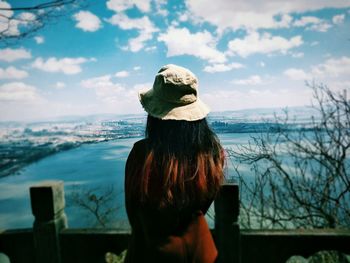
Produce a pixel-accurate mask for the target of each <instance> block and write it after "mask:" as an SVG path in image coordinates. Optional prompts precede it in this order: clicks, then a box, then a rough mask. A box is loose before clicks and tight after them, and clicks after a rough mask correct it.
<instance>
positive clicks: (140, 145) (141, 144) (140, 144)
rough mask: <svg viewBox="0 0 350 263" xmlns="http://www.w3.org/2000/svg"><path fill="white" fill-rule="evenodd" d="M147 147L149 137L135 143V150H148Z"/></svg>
mask: <svg viewBox="0 0 350 263" xmlns="http://www.w3.org/2000/svg"><path fill="white" fill-rule="evenodd" d="M146 148H147V139H141V140H139V141H137V142H135V143H134V146H133V149H134V150H146Z"/></svg>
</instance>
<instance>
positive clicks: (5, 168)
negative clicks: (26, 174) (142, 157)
mask: <svg viewBox="0 0 350 263" xmlns="http://www.w3.org/2000/svg"><path fill="white" fill-rule="evenodd" d="M139 136H140V135H131V136H120V137H118V138H105V139H101V138H98V139H93V140H86V141H75V142H67V141H66V142H62V143H60V144H56V145H54V144H53V143H51V142H47V143H43V144H39V145H35V144H32V145H26V147H25V148H24V149H22V148H23V147H21V146H20V147H17V148H20V149H15V150H13V149H12V151H16V150H17V152H18V151H20V154H14V156H12V159H11V157H8V158H4V159H3V160H1V161H2V163H0V179H2V178H5V177H7V176H12V175H16V174H18V172H19V171H20V170H22V169H23V168H25V167H26V166H28V165H31V164H33V163H36V162H38V161H41V160H43V159H45V158H46V157H49V156H52V155H55V154H58V153H61V152H65V151H69V150H72V149H76V148H79V147H80V146H82V145H84V144H95V143H102V142H109V141H116V140H119V139H129V138H136V137H139ZM27 144H28V142H27ZM1 148H3V145H0V150H1ZM11 148H12V147H11ZM14 148H16V147H14ZM0 153H1V152H0ZM2 155H3V154H2ZM2 158H3V157H2ZM6 160H8V161H7V162H6Z"/></svg>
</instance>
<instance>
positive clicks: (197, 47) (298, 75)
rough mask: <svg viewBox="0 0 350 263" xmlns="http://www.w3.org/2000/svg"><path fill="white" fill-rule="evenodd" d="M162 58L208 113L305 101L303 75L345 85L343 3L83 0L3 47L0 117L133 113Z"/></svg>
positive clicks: (346, 10)
mask: <svg viewBox="0 0 350 263" xmlns="http://www.w3.org/2000/svg"><path fill="white" fill-rule="evenodd" d="M25 2H26V4H28V5H29V4H30V3H33V4H35V3H37V2H38V1H25ZM15 3H17V4H18V1H8V2H4V1H1V0H0V6H13V7H15V6H16V5H15ZM1 12H4V11H0V13H1ZM13 15H14V16H15V15H16V14H13ZM22 15H23V14H22ZM26 16H28V17H30V14H26ZM0 22H1V21H0ZM19 26H20V25H16V24H15V25H13V28H12V34H16V32H18V30H20V28H17V27H19ZM0 27H1V24H0ZM169 63H173V64H179V65H182V66H185V67H188V68H190V69H191V70H192V71H193V72H194V73H195V74H196V75H197V76H198V78H199V82H200V91H199V92H200V97H201V98H202V100H203V101H204V102H206V103H207V104H208V105H209V106H210V108H211V109H212V110H213V111H224V110H238V109H248V108H273V107H287V106H301V105H308V104H310V101H311V92H310V89H309V88H308V87H306V85H305V81H313V80H314V81H316V82H317V83H324V84H327V85H328V86H329V87H330V88H332V89H334V90H343V89H348V90H349V87H350V1H349V0H333V1H329V0H304V1H302V0H294V1H282V0H271V1H258V0H235V1H232V0H215V1H211V0H183V1H166V0H109V1H90V2H89V4H88V5H87V6H85V7H84V8H82V9H79V10H76V11H74V12H73V13H71V14H69V15H67V16H65V17H63V18H61V19H60V20H58V21H57V22H56V23H52V24H50V25H48V26H47V27H45V28H43V29H42V30H39V31H38V32H37V33H36V34H35V35H34V36H32V37H30V38H28V39H25V40H22V41H20V42H19V43H18V45H16V46H10V47H2V48H1V49H0V121H6V120H36V119H42V118H51V117H55V116H62V115H89V114H100V113H115V114H124V113H140V112H142V108H141V106H140V105H139V102H138V99H137V91H138V90H140V89H143V88H146V87H151V86H152V83H153V80H154V76H155V74H156V72H157V71H158V69H159V68H160V67H161V66H162V65H165V64H169Z"/></svg>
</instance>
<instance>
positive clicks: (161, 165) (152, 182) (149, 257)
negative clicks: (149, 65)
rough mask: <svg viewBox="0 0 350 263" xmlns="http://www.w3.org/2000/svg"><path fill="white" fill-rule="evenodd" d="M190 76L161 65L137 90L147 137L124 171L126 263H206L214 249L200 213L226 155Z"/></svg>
mask: <svg viewBox="0 0 350 263" xmlns="http://www.w3.org/2000/svg"><path fill="white" fill-rule="evenodd" d="M197 92H198V81H197V78H196V77H195V75H194V74H193V73H192V72H191V71H189V70H188V69H185V68H183V67H179V66H176V65H166V66H164V67H162V68H161V69H160V71H159V72H158V74H157V75H156V78H155V81H154V84H153V88H152V89H151V90H148V91H142V92H140V93H139V98H140V101H141V104H142V106H143V107H144V109H145V110H146V112H147V113H148V119H147V126H146V138H145V139H143V140H141V141H138V142H136V143H135V145H134V147H133V149H132V150H131V152H130V154H129V157H128V160H127V163H126V168H125V200H126V210H127V214H128V218H129V222H130V224H131V227H132V235H131V241H130V245H129V249H128V253H127V256H126V260H125V262H166V263H170V262H198V263H207V262H208V263H209V262H210V263H212V262H214V261H215V260H216V257H217V250H216V248H215V244H214V242H213V239H212V236H211V233H210V231H209V228H208V225H207V223H206V221H205V218H204V214H205V213H206V212H207V210H208V208H209V206H210V204H211V202H212V201H213V199H214V198H215V196H216V194H217V192H218V190H219V187H220V184H221V181H222V179H223V164H224V154H223V149H222V147H221V146H220V143H219V140H218V138H217V137H216V135H215V134H214V133H213V132H212V131H211V130H210V128H209V127H208V124H207V121H206V119H205V117H206V116H207V114H208V112H209V109H208V108H207V106H206V105H205V104H204V103H202V102H201V101H200V100H199V99H198V97H197Z"/></svg>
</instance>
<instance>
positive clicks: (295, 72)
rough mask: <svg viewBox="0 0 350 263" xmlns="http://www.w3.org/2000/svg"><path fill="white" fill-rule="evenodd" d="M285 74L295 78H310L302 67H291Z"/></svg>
mask: <svg viewBox="0 0 350 263" xmlns="http://www.w3.org/2000/svg"><path fill="white" fill-rule="evenodd" d="M283 74H284V75H285V76H287V77H288V78H289V79H293V80H307V79H309V76H308V74H307V73H306V72H305V71H304V70H302V69H296V68H289V69H287V70H285V71H284V72H283Z"/></svg>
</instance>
